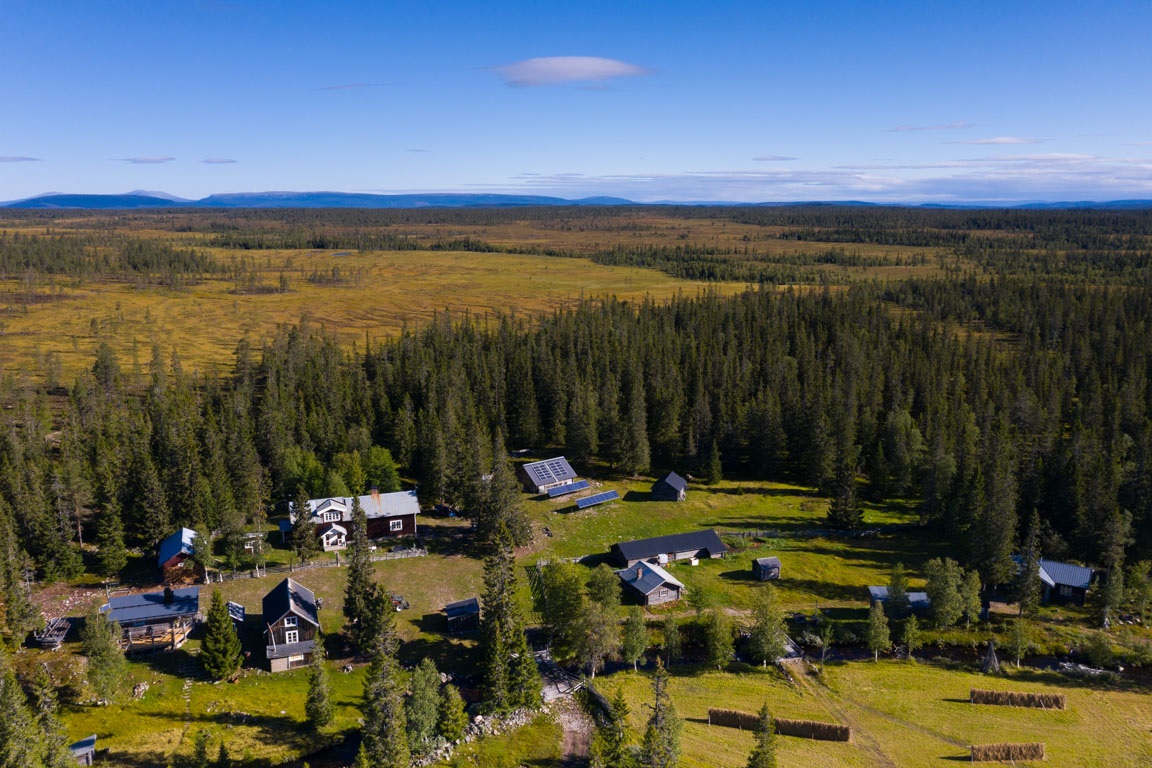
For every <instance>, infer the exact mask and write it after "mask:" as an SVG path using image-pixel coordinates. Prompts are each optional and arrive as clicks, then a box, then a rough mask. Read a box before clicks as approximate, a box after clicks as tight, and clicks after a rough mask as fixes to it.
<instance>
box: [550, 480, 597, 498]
mask: <svg viewBox="0 0 1152 768" xmlns="http://www.w3.org/2000/svg"><path fill="white" fill-rule="evenodd" d="M589 487H591V486H589V485H588V481H587V480H577V481H576V482H574V483H569V484H568V485H559V486H557V487H555V488H549V489H548V498H550V499H554V498H556V497H557V496H567V495H568V494H570V493H576V491H582V490H584V489H585V488H589Z"/></svg>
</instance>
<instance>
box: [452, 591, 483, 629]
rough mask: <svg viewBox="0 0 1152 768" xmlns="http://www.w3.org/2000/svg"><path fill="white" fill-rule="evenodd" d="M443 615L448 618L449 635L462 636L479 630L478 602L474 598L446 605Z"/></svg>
mask: <svg viewBox="0 0 1152 768" xmlns="http://www.w3.org/2000/svg"><path fill="white" fill-rule="evenodd" d="M444 613H445V615H446V616H447V617H448V632H449V634H453V635H462V634H464V633H466V632H475V631H476V630H478V629H480V600H479V599H477V598H475V597H469V598H468V599H466V600H457V601H456V602H454V603H448V605H446V606H444Z"/></svg>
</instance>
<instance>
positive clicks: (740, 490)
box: [689, 485, 826, 498]
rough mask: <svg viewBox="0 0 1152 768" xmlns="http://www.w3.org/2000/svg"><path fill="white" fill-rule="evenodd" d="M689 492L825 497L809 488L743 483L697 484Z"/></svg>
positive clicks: (728, 494)
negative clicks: (735, 484)
mask: <svg viewBox="0 0 1152 768" xmlns="http://www.w3.org/2000/svg"><path fill="white" fill-rule="evenodd" d="M689 492H690V493H692V492H696V493H701V492H702V493H718V494H723V495H725V496H801V497H804V498H826V497H824V496H821V495H820V493H819V491H816V490H814V489H811V488H765V487H762V486H753V487H748V486H743V485H737V486H727V487H723V488H709V487H705V488H700V487H699V486H697V487H694V488H692V489H691V490H690V491H689Z"/></svg>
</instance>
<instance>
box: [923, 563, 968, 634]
mask: <svg viewBox="0 0 1152 768" xmlns="http://www.w3.org/2000/svg"><path fill="white" fill-rule="evenodd" d="M924 572H925V574H926V575H927V577H928V578H927V584H926V585H925V587H924V590H925V592H926V593H927V594H928V602H929V604H930V606H931V609H932V617H933V619H934V620H935V622H936V626H937V627H939V628H941V629H946V628H948V627H951V626H952V625H953V624H955V623H956V622H958V621H959V620H960V617H961V616H963V615H964V607H963V605H962V603H961V600H960V588H961V586H962V585H963V578H964V575H963V571H962V570H961V568H960V566H959V565H957V564H956V561H955V560H952V559H951V558H947V557H946V558H944V559H943V560H941V559H940V558H938V557H937V558H933V559H931V560H929V561H928V562H927V563H925V565H924Z"/></svg>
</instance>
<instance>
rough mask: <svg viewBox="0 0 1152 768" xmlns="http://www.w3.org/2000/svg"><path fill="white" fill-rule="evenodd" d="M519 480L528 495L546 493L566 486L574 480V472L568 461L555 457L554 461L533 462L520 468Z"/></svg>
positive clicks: (561, 457)
mask: <svg viewBox="0 0 1152 768" xmlns="http://www.w3.org/2000/svg"><path fill="white" fill-rule="evenodd" d="M519 472H520V480H521V481H522V482H523V483H524V489H525V490H526V491H528V493H536V494H539V493H547V492H548V491H549V490H550V489H552V488H559V487H560V486H562V485H568V484H569V483H572V482H573V481H575V480H576V477H577V475H576V470H574V469H572V465H571V464H569V463H568V459H566V458H564V457H563V456H557V457H556V458H554V459H545V460H543V461H533V462H531V463H529V464H524V465H523V466H521V467H520V470H519Z"/></svg>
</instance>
